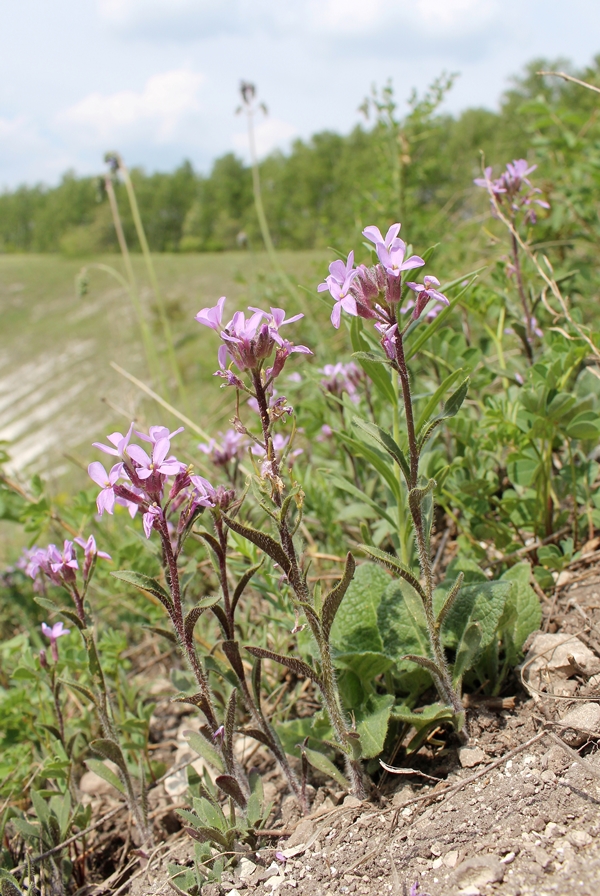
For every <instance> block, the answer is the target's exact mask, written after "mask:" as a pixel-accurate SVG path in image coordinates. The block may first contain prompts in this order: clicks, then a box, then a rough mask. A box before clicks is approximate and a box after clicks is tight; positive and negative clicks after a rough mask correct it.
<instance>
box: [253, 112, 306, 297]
mask: <svg viewBox="0 0 600 896" xmlns="http://www.w3.org/2000/svg"><path fill="white" fill-rule="evenodd" d="M246 114H247V116H248V143H249V145H250V163H251V166H252V192H253V194H254V207H255V209H256V217H257V218H258V225H259V227H260V232H261V236H262V238H263V243H264V244H265V249H266V250H267V255H268V256H269V261H270V262H271V264H272V265H273V269H274V270H275V272H276V273H277V275H278V277H279V279H280V280H281V283H282V285H283V287H284V288H285V290H286V292H288V293H289V294H290V296H291V297H292V299H294V301H298V298H299V295H298V291H297V290H296V289H295V288H294V285H293V283H292V282H291V280H290V279H289V277H288V276H287V274H286V273H285V271H284V270H283V268H282V267H281V265H280V264H279V259H278V258H277V251H276V249H275V246H274V244H273V240H272V238H271V231H270V230H269V224H268V221H267V216H266V214H265V207H264V205H263V200H262V188H261V184H260V171H259V167H258V155H257V152H256V141H255V138H254V111H253V110H252V109H248V110H247V112H246Z"/></svg>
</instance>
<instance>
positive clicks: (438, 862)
mask: <svg viewBox="0 0 600 896" xmlns="http://www.w3.org/2000/svg"><path fill="white" fill-rule="evenodd" d="M443 862H444V860H443V859H442V857H441V856H438V858H437V859H434V860H433V862H432V865H431V867H432V868H433V870H434V871H437V869H438V868H441V867H442V864H443Z"/></svg>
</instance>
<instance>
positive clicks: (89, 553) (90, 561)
mask: <svg viewBox="0 0 600 896" xmlns="http://www.w3.org/2000/svg"><path fill="white" fill-rule="evenodd" d="M75 543H76V544H78V545H80V547H82V548H83V552H84V558H85V559H84V564H83V580H84V582H87V580H88V579H89V577H90V573H91V571H92V569H93V567H94V565H95V563H96V560H97V558H98V557H100V558H101V559H102V560H112V557H111V556H110V554H107V553H106V551H99V550H98V548H97V547H96V539H95V538H94V536H93V535H90V537H89V538H88V540H87V541H84V540H83V538H76V539H75Z"/></svg>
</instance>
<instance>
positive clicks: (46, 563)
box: [26, 541, 79, 585]
mask: <svg viewBox="0 0 600 896" xmlns="http://www.w3.org/2000/svg"><path fill="white" fill-rule="evenodd" d="M76 569H79V565H78V563H77V558H76V557H75V553H74V550H73V542H72V541H65V542H64V545H63V550H62V553H61V551H59V549H58V548H57V547H56V545H55V544H49V545H48V547H47V548H46V550H43V549H42V548H38V549H37V550H36V551H34V553H33V555H32V556H31V558H30V560H29V563H28V565H27V569H26V572H27V574H28V575H30V576H31V578H32V579H35V578H36V576H37V574H38V573H39V572H40V571H41V572H43V573H44V575H46V576H47V577H48V578H49V579H50V581H51V582H53V583H54V584H55V585H67V584H70V583H72V582H74V581H75V570H76Z"/></svg>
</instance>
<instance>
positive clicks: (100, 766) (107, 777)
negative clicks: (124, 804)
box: [85, 759, 126, 795]
mask: <svg viewBox="0 0 600 896" xmlns="http://www.w3.org/2000/svg"><path fill="white" fill-rule="evenodd" d="M85 764H86V765H87V767H88V768H89V770H90V771H91V772H94V773H95V774H96V775H98V777H99V778H102V779H103V780H104V781H108V783H109V784H111V785H112V786H113V787H114V788H115V790H118V791H119V793H122V794H123V795H125V793H126V791H125V786H124V784H123V782H122V781H121V779H120V778H119V776H118V775H117V774H116V772H113V770H112V768H109V767H108V765H106V763H104V762H102V761H101V760H100V759H86V760H85Z"/></svg>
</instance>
